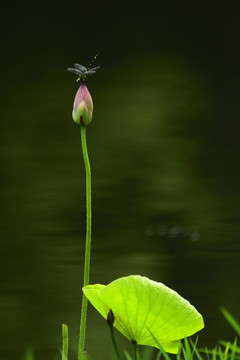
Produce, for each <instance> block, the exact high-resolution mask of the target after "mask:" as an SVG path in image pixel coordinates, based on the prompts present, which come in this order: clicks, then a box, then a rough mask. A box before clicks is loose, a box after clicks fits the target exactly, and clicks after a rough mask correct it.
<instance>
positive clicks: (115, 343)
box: [108, 324, 121, 360]
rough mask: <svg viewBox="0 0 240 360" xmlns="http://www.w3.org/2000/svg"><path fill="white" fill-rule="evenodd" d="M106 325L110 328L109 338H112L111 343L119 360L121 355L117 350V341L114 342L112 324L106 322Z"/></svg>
mask: <svg viewBox="0 0 240 360" xmlns="http://www.w3.org/2000/svg"><path fill="white" fill-rule="evenodd" d="M108 326H109V329H110V334H111V339H112V343H113V347H114V350H115V353H116V356H117V359H118V360H121V356H120V353H119V350H118V347H117V342H116V339H115V336H114V332H113V325H112V324H108Z"/></svg>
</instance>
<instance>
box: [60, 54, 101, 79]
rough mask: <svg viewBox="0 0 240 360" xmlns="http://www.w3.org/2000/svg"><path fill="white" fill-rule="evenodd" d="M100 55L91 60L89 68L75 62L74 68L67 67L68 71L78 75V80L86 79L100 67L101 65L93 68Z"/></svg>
mask: <svg viewBox="0 0 240 360" xmlns="http://www.w3.org/2000/svg"><path fill="white" fill-rule="evenodd" d="M98 55H99V54H97V55H96V56H94V58H93V59H92V61H91V62H90V64H89V66H88V67H87V68H86V67H85V66H83V65H80V64H74V68H67V71H70V72H71V73H73V74H76V75H78V78H77V82H78V81H85V80H86V77H87V75H91V74H95V72H96V70H97V69H99V68H100V66H97V67H94V68H91V65H92V63H93V61H94V60H95V59H96V58H97V57H98Z"/></svg>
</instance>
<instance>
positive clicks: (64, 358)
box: [62, 324, 68, 360]
mask: <svg viewBox="0 0 240 360" xmlns="http://www.w3.org/2000/svg"><path fill="white" fill-rule="evenodd" d="M62 343H63V346H62V360H67V359H68V327H67V325H65V324H62Z"/></svg>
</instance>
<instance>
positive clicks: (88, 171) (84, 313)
mask: <svg viewBox="0 0 240 360" xmlns="http://www.w3.org/2000/svg"><path fill="white" fill-rule="evenodd" d="M81 141H82V153H83V159H84V164H85V169H86V210H87V222H86V245H85V260H84V280H83V286H86V285H88V284H89V272H90V252H91V230H92V209H91V167H90V162H89V157H88V151H87V141H86V126H85V125H81ZM86 321H87V298H86V296H85V295H84V294H83V297H82V310H81V322H80V334H79V348H78V360H84V359H86V354H85V351H84V348H85V332H86Z"/></svg>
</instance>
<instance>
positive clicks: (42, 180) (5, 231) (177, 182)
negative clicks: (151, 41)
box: [0, 55, 240, 360]
mask: <svg viewBox="0 0 240 360" xmlns="http://www.w3.org/2000/svg"><path fill="white" fill-rule="evenodd" d="M146 64H151V66H150V70H149V71H146ZM70 65H71V64H66V66H70ZM60 71H64V69H63V70H62V69H55V71H53V72H52V75H49V74H48V75H47V76H46V77H45V78H44V77H43V78H42V79H37V81H36V80H32V81H30V80H29V84H28V85H27V86H26V84H25V86H24V87H22V88H21V84H20V85H19V90H18V93H17V96H13V97H12V96H10V92H11V89H10V87H9V88H6V94H5V97H6V99H5V104H4V108H3V114H2V116H3V117H4V118H6V119H7V123H6V124H5V127H4V132H3V133H2V134H3V135H4V136H3V137H2V141H1V153H2V154H3V155H2V176H1V190H0V192H1V204H2V205H1V253H0V256H1V258H0V264H1V293H0V308H1V328H2V329H3V328H4V331H2V332H1V343H0V352H1V354H2V355H1V359H14V360H15V359H19V358H21V356H22V355H23V354H24V352H25V347H26V346H27V345H29V346H33V348H34V349H35V352H36V355H37V357H36V358H37V359H40V358H44V359H45V360H48V359H49V360H50V359H54V358H59V353H58V349H59V348H60V346H61V323H67V324H68V325H69V333H70V347H71V353H72V358H73V356H75V353H76V349H77V340H78V328H79V315H80V303H81V286H82V281H83V257H84V242H85V174H84V166H83V160H82V156H81V146H80V129H79V127H78V126H77V125H75V124H74V123H73V121H72V119H71V111H72V102H73V98H74V96H75V92H76V90H77V85H76V84H75V82H74V76H73V75H72V74H67V73H66V74H65V73H64V75H63V76H62V75H61V76H60ZM59 77H60V78H61V80H59ZM213 80H214V76H213V77H212V78H211V77H209V76H208V71H207V70H206V69H205V68H202V69H201V68H196V67H195V66H193V65H192V64H191V62H187V60H184V58H179V59H177V58H176V57H174V58H171V57H162V56H161V57H160V56H157V55H155V56H153V57H147V56H146V57H145V58H144V57H141V58H138V57H135V58H132V59H128V62H125V63H121V64H120V63H119V64H117V63H116V65H115V68H114V67H112V68H110V69H109V70H108V72H107V71H106V69H104V68H103V69H101V70H99V72H98V74H96V75H95V76H94V77H93V78H91V79H90V78H89V80H88V87H89V90H90V92H91V94H92V97H93V101H94V116H93V122H92V123H91V124H90V125H89V126H88V128H87V138H88V147H89V154H90V160H91V166H92V196H93V244H92V264H91V283H103V284H107V283H108V282H110V281H112V280H114V279H116V278H117V277H121V276H125V275H129V274H140V275H145V276H148V277H150V278H151V279H153V280H156V281H161V282H163V283H164V284H166V285H168V286H170V287H172V288H173V289H174V290H176V291H178V292H179V293H180V294H181V295H182V296H184V297H185V298H187V299H188V300H189V301H190V302H191V303H192V304H193V305H194V306H196V308H197V309H198V310H199V311H200V312H201V313H202V314H203V316H204V319H205V322H206V328H205V329H204V330H203V331H202V332H201V334H200V345H202V346H210V347H211V346H215V344H216V342H217V340H218V339H219V338H225V339H226V340H228V339H229V338H230V339H231V338H232V337H233V332H232V330H231V328H230V327H229V325H228V324H227V323H226V321H225V320H224V319H223V316H222V315H221V313H220V310H219V308H220V306H225V307H226V308H227V309H228V310H229V311H230V312H232V313H233V314H234V315H235V316H236V317H238V318H239V319H240V310H239V306H238V304H239V300H240V299H239V296H240V293H239V286H238V285H239V279H240V268H239V256H240V241H239V237H240V228H239V227H240V226H239V210H240V209H239V207H240V206H239V204H240V193H239V180H240V176H239V175H240V174H239V164H238V156H239V148H238V140H237V136H236V128H235V126H234V122H233V119H232V118H231V116H229V117H228V119H226V118H225V114H226V113H227V105H226V104H225V103H224V101H223V98H224V97H223V98H222V101H220V102H219V101H218V102H217V101H216V98H215V96H216V92H215V90H216V89H215V88H214V87H215V83H214V81H213ZM60 85H61V86H60ZM217 94H219V93H217ZM219 96H221V94H220V95H219ZM218 100H219V99H218ZM220 100H221V99H220ZM219 103H220V104H221V106H220V107H219V106H217V105H216V104H219ZM9 109H18V112H17V116H16V112H15V111H9ZM119 341H122V340H121V336H120V335H119ZM123 346H124V347H127V346H128V344H127V343H126V342H124V343H123ZM87 348H88V350H89V353H90V355H92V356H93V357H94V358H95V359H98V360H101V359H111V358H112V357H111V354H112V345H111V342H110V337H109V334H108V329H107V325H106V324H105V322H104V320H103V319H101V317H100V315H98V314H97V312H95V310H94V309H93V308H91V306H89V315H88V324H87Z"/></svg>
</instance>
